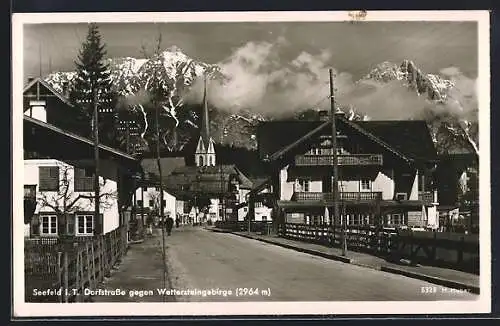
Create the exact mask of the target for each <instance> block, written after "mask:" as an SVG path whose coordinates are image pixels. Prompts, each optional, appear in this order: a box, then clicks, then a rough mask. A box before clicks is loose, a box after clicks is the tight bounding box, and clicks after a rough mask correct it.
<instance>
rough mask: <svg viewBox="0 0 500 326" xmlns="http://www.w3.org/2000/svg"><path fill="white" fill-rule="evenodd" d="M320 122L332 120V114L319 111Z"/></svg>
mask: <svg viewBox="0 0 500 326" xmlns="http://www.w3.org/2000/svg"><path fill="white" fill-rule="evenodd" d="M318 114H319V120H320V121H328V120H330V113H329V112H328V111H327V110H321V111H318Z"/></svg>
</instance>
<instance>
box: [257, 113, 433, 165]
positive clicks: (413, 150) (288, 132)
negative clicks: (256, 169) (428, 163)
mask: <svg viewBox="0 0 500 326" xmlns="http://www.w3.org/2000/svg"><path fill="white" fill-rule="evenodd" d="M336 120H337V121H338V123H344V124H345V125H347V126H349V127H351V128H353V129H355V130H356V131H358V132H359V133H361V134H362V135H364V136H366V137H367V138H369V139H370V140H371V141H373V142H375V143H377V144H379V145H380V146H382V147H384V148H386V149H387V150H389V151H390V152H392V153H394V154H395V155H396V156H398V157H400V158H402V159H404V160H405V161H412V160H419V159H423V160H435V159H436V155H437V154H436V149H435V147H434V143H433V142H432V139H431V137H430V133H429V129H428V127H427V124H426V123H425V121H362V122H361V121H349V120H347V119H345V118H344V117H341V116H337V117H336ZM330 125H331V122H330V121H326V122H324V121H271V122H264V123H263V124H261V125H260V126H259V129H258V137H259V155H260V157H261V158H262V159H266V158H267V159H269V160H276V159H278V158H279V157H281V156H283V155H284V154H286V153H287V152H289V151H291V150H292V149H294V148H296V147H298V146H300V145H302V144H304V143H305V142H306V141H307V140H308V139H311V138H312V137H314V136H316V135H317V134H319V132H321V131H322V130H324V129H326V128H329V126H330Z"/></svg>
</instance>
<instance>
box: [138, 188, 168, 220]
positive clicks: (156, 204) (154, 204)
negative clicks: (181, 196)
mask: <svg viewBox="0 0 500 326" xmlns="http://www.w3.org/2000/svg"><path fill="white" fill-rule="evenodd" d="M133 202H134V207H135V208H136V211H139V212H140V210H144V211H145V212H148V213H149V212H158V211H159V209H160V187H159V186H152V185H149V186H141V187H138V188H137V189H136V190H135V193H134V197H133ZM163 214H164V216H165V217H171V218H173V219H174V220H175V218H176V215H177V200H176V198H175V196H173V195H172V194H170V193H168V192H166V191H165V190H163Z"/></svg>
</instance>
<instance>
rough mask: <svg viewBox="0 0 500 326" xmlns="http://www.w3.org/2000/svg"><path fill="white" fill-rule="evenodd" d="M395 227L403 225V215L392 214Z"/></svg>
mask: <svg viewBox="0 0 500 326" xmlns="http://www.w3.org/2000/svg"><path fill="white" fill-rule="evenodd" d="M391 222H392V223H391V224H393V225H399V224H402V222H403V220H402V218H401V214H392V221H391Z"/></svg>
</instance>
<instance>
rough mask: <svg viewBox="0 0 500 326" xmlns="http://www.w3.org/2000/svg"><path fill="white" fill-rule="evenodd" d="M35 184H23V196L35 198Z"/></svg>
mask: <svg viewBox="0 0 500 326" xmlns="http://www.w3.org/2000/svg"><path fill="white" fill-rule="evenodd" d="M35 197H36V185H24V198H31V199H35Z"/></svg>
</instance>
